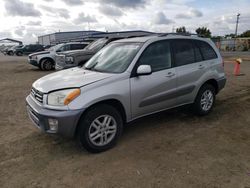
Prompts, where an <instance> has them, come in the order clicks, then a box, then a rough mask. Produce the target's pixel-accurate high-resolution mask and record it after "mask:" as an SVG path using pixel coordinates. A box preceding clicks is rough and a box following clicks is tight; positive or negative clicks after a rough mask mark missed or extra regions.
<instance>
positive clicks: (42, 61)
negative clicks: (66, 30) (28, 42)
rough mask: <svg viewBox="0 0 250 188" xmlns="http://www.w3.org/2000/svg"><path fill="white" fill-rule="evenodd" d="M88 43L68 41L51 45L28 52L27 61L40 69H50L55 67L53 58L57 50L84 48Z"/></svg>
mask: <svg viewBox="0 0 250 188" xmlns="http://www.w3.org/2000/svg"><path fill="white" fill-rule="evenodd" d="M88 44H89V43H88V42H81V43H79V42H70V43H64V44H58V45H56V46H53V47H51V48H50V49H49V50H48V51H42V52H37V53H33V54H30V55H29V57H28V62H29V63H30V64H31V65H34V66H36V67H39V68H40V69H41V70H52V69H54V68H55V58H56V54H57V53H58V52H64V51H69V50H79V49H84V48H85V47H86V46H87V45H88Z"/></svg>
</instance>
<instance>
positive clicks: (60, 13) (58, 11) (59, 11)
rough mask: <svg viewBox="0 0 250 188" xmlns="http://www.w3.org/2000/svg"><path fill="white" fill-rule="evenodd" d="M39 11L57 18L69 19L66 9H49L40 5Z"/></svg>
mask: <svg viewBox="0 0 250 188" xmlns="http://www.w3.org/2000/svg"><path fill="white" fill-rule="evenodd" d="M40 8H41V9H43V10H45V11H47V12H49V13H51V14H53V15H56V16H58V17H63V18H65V19H68V18H70V15H69V11H68V10H67V9H64V8H51V7H49V6H45V5H41V6H40Z"/></svg>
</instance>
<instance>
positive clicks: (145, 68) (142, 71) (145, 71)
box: [136, 65, 152, 76]
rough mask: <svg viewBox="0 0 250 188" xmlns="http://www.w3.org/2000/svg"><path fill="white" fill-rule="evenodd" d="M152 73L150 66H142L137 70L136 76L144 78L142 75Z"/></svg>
mask: <svg viewBox="0 0 250 188" xmlns="http://www.w3.org/2000/svg"><path fill="white" fill-rule="evenodd" d="M151 73H152V69H151V66H150V65H140V66H139V67H138V68H137V71H136V74H137V75H138V76H142V75H149V74H151Z"/></svg>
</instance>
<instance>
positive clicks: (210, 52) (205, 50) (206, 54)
mask: <svg viewBox="0 0 250 188" xmlns="http://www.w3.org/2000/svg"><path fill="white" fill-rule="evenodd" d="M195 43H196V45H197V46H198V47H199V48H200V50H201V53H202V55H203V58H204V60H210V59H216V58H217V57H218V56H217V54H216V53H215V51H214V49H213V48H212V47H211V46H210V45H209V44H208V43H206V42H203V41H195Z"/></svg>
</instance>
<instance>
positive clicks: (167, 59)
mask: <svg viewBox="0 0 250 188" xmlns="http://www.w3.org/2000/svg"><path fill="white" fill-rule="evenodd" d="M139 65H150V66H151V68H152V71H153V72H155V71H160V70H163V69H167V68H171V50H170V43H169V41H160V42H155V43H153V44H150V45H149V46H148V47H147V48H146V50H145V51H144V52H143V54H142V55H141V57H140V59H139Z"/></svg>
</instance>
